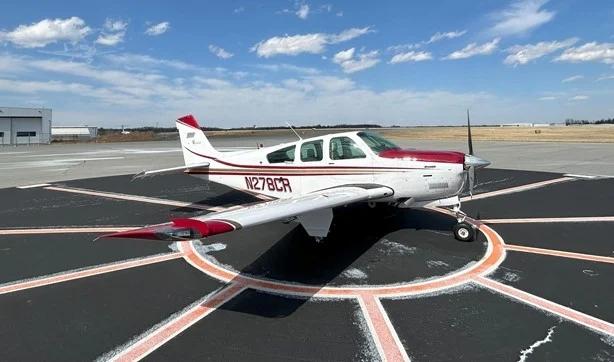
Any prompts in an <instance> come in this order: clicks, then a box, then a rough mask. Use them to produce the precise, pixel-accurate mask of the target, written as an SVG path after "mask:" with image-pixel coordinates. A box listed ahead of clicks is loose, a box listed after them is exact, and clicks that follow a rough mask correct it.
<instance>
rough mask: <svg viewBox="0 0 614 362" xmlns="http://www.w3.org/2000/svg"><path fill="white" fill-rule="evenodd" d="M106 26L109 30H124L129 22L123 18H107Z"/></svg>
mask: <svg viewBox="0 0 614 362" xmlns="http://www.w3.org/2000/svg"><path fill="white" fill-rule="evenodd" d="M104 28H105V29H106V30H108V31H124V30H126V29H127V28H128V23H127V22H125V21H123V20H121V19H116V20H113V19H106V20H105V22H104Z"/></svg>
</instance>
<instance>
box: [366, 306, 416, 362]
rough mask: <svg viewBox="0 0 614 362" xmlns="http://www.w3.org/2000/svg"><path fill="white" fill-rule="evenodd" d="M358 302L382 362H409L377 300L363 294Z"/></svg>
mask: <svg viewBox="0 0 614 362" xmlns="http://www.w3.org/2000/svg"><path fill="white" fill-rule="evenodd" d="M358 301H359V303H360V308H361V309H362V312H363V315H364V316H365V319H366V320H367V325H368V327H369V329H370V331H371V334H372V336H373V339H374V341H375V345H376V346H377V350H378V352H379V353H380V357H381V358H382V360H383V361H409V356H407V352H406V351H405V347H403V344H402V343H401V341H400V339H399V336H398V335H397V333H396V331H395V330H394V327H393V326H392V323H390V319H388V315H387V314H386V311H385V310H384V308H383V306H382V304H381V302H380V301H379V299H378V298H377V297H375V296H373V295H371V294H363V295H361V296H360V297H359V298H358Z"/></svg>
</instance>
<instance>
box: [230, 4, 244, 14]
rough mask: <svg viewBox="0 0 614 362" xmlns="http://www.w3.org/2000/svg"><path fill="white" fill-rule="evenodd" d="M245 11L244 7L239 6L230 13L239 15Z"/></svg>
mask: <svg viewBox="0 0 614 362" xmlns="http://www.w3.org/2000/svg"><path fill="white" fill-rule="evenodd" d="M244 11H245V7H244V6H239V7H238V8H235V9H234V10H233V11H232V12H233V13H235V14H239V13H242V12H244Z"/></svg>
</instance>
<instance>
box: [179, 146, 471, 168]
mask: <svg viewBox="0 0 614 362" xmlns="http://www.w3.org/2000/svg"><path fill="white" fill-rule="evenodd" d="M184 148H185V149H186V150H188V151H189V152H191V153H193V154H195V155H197V156H200V157H204V158H206V159H209V160H212V161H216V162H219V163H221V164H223V165H226V166H231V167H242V168H252V169H271V170H323V169H341V170H345V169H349V170H352V169H354V170H399V171H402V170H422V169H423V168H422V167H372V166H305V167H303V166H268V165H241V164H237V163H231V162H227V161H223V160H220V159H219V158H215V157H211V156H207V155H203V154H200V153H198V152H194V151H192V150H191V149H189V148H187V147H184ZM463 157H464V156H463Z"/></svg>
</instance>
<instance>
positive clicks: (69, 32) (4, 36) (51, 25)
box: [0, 16, 91, 48]
mask: <svg viewBox="0 0 614 362" xmlns="http://www.w3.org/2000/svg"><path fill="white" fill-rule="evenodd" d="M90 31H91V29H90V28H89V27H88V26H87V25H85V21H83V19H81V18H78V17H76V16H73V17H71V18H68V19H44V20H41V21H39V22H38V23H32V24H30V25H19V26H18V27H17V28H15V29H14V30H13V31H10V32H0V41H2V42H11V43H13V44H15V45H17V46H19V47H23V48H42V47H44V46H46V45H49V44H52V43H56V42H59V41H66V42H71V43H76V42H78V41H80V40H81V39H83V38H84V37H85V36H86V35H87V34H89V33H90Z"/></svg>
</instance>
